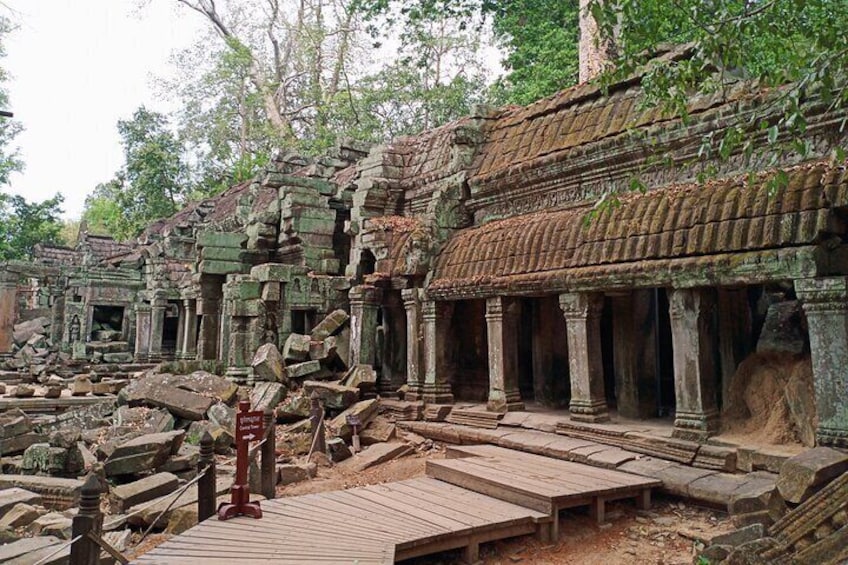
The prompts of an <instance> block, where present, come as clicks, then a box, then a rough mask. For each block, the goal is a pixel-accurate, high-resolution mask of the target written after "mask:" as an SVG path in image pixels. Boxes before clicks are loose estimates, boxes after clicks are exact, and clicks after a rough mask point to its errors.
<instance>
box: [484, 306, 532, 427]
mask: <svg viewBox="0 0 848 565" xmlns="http://www.w3.org/2000/svg"><path fill="white" fill-rule="evenodd" d="M515 309H516V304H515V303H514V302H513V301H511V300H509V299H508V298H504V297H502V296H498V297H495V298H489V299H487V300H486V332H487V336H488V340H489V401H488V403H487V407H488V409H489V410H491V411H493V412H505V411H509V410H523V409H524V403H523V402H521V393H520V392H519V391H518V335H517V331H516V330H517V327H516V325H517V320H516V317H517V316H516V312H515Z"/></svg>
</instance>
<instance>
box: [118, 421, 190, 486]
mask: <svg viewBox="0 0 848 565" xmlns="http://www.w3.org/2000/svg"><path fill="white" fill-rule="evenodd" d="M184 436H185V432H184V431H183V430H176V431H172V432H163V433H159V434H146V435H143V436H140V437H137V438H135V439H131V440H129V441H127V442H125V443H123V444H121V445H119V446H118V447H117V448H116V449H115V451H114V452H113V453H112V455H111V456H110V457H109V459H107V460H106V464H105V466H104V468H105V472H106V476H113V475H131V474H135V473H140V472H142V471H149V470H153V469H155V468H157V467H159V466H161V465H163V464H164V463H165V462H166V461H167V460H168V458H169V457H170V456H171V455H175V454H176V453H177V452H178V451H179V449H180V446H181V445H182V442H183V437H184Z"/></svg>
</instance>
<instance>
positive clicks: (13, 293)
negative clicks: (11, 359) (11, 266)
mask: <svg viewBox="0 0 848 565" xmlns="http://www.w3.org/2000/svg"><path fill="white" fill-rule="evenodd" d="M17 295H18V275H17V273H10V272H6V271H0V354H4V353H11V352H12V345H13V343H14V341H13V337H12V336H13V335H14V331H15V304H16V302H17Z"/></svg>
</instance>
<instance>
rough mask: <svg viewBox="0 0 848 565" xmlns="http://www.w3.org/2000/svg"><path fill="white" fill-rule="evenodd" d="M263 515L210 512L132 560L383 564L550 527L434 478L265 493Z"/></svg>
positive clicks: (528, 512) (472, 551) (472, 550)
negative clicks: (226, 516) (272, 496)
mask: <svg viewBox="0 0 848 565" xmlns="http://www.w3.org/2000/svg"><path fill="white" fill-rule="evenodd" d="M261 504H262V512H263V514H264V516H263V518H262V519H260V520H254V519H252V518H244V517H242V518H235V519H233V520H228V521H226V522H220V521H218V520H217V519H215V518H212V519H210V520H206V521H204V522H203V523H201V524H199V525H197V526H195V527H194V528H191V529H190V530H188V531H186V532H185V533H183V534H182V535H179V536H176V537H174V538H171V539H170V540H168V541H166V542H165V543H163V544H162V545H160V546H158V547H156V548H155V549H153V550H151V551H150V552H148V553H146V554H145V555H143V556H141V557H140V558H139V559H138V560H137V561H135V563H144V564H152V563H161V564H164V563H176V564H180V563H186V564H188V563H203V564H204V565H206V564H218V563H220V564H222V565H223V564H226V565H232V563H234V562H239V563H242V562H246V563H251V564H252V563H276V564H291V565H300V564H303V565H343V564H345V563H351V564H352V563H358V564H359V565H371V564H374V565H376V564H387V563H394V562H395V561H401V560H403V559H409V558H412V557H418V556H421V555H429V554H432V553H437V552H440V551H445V550H449V549H456V548H464V550H465V555H464V557H465V560H466V561H468V562H472V563H473V562H474V561H476V560H477V553H478V549H479V544H480V543H484V542H487V541H493V540H497V539H503V538H508V537H513V536H519V535H526V534H531V533H534V532H537V531H542V530H547V522H548V521H549V520H550V515H549V514H547V513H542V512H538V511H535V510H532V509H528V508H525V507H521V506H518V505H516V504H512V503H510V502H505V501H502V500H498V499H496V498H492V497H489V496H486V495H483V494H479V493H476V492H472V491H469V490H466V489H463V488H460V487H457V486H454V485H451V484H448V483H445V482H442V481H438V480H435V479H431V478H419V479H410V480H407V481H400V482H396V483H387V484H382V485H372V486H367V487H359V488H354V489H350V490H344V491H330V492H324V493H319V494H310V495H305V496H296V497H291V498H281V499H277V500H270V501H263V502H262V503H261Z"/></svg>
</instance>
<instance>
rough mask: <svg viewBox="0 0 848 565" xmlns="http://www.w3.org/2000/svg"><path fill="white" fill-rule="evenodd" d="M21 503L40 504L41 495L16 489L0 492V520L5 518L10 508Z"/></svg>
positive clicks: (6, 489)
mask: <svg viewBox="0 0 848 565" xmlns="http://www.w3.org/2000/svg"><path fill="white" fill-rule="evenodd" d="M21 503H24V504H31V505H35V504H41V495H39V494H37V493H34V492H31V491H28V490H24V489H22V488H17V487H12V488H5V489H3V490H0V518H3V517H5V516H6V514H7V513H8V512H10V511H11V510H12V508H14V507H15V506H16V505H17V504H21Z"/></svg>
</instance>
